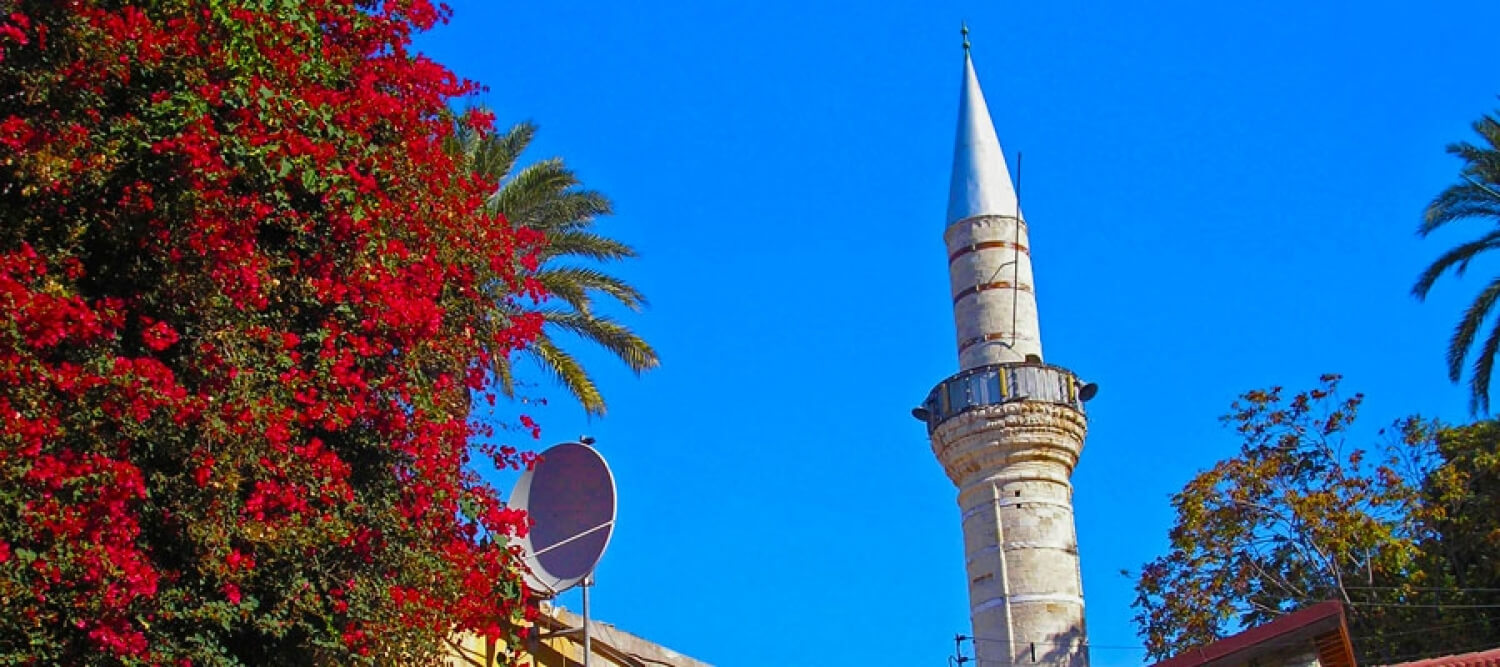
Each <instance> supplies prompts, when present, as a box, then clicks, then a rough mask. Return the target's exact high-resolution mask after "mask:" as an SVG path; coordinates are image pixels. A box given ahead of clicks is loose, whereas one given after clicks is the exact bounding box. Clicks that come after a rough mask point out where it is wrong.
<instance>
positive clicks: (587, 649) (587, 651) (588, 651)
mask: <svg viewBox="0 0 1500 667" xmlns="http://www.w3.org/2000/svg"><path fill="white" fill-rule="evenodd" d="M593 583H594V582H593V577H588V578H585V579H584V580H583V667H589V658H590V657H592V655H593V653H594V649H593V646H591V645H590V643H589V586H590V585H592V584H593Z"/></svg>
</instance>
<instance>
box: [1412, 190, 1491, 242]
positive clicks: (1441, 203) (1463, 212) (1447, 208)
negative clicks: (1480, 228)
mask: <svg viewBox="0 0 1500 667" xmlns="http://www.w3.org/2000/svg"><path fill="white" fill-rule="evenodd" d="M1469 218H1493V219H1495V220H1497V221H1500V196H1496V194H1495V190H1494V189H1493V188H1489V187H1487V186H1484V185H1482V184H1480V183H1476V182H1472V181H1467V182H1464V183H1458V184H1455V185H1451V186H1448V188H1447V189H1445V190H1443V191H1442V192H1441V193H1438V196H1437V197H1435V198H1433V200H1432V202H1431V203H1429V204H1428V205H1427V210H1426V211H1424V212H1423V215H1422V224H1421V226H1420V227H1418V228H1417V235H1418V236H1427V235H1428V234H1430V233H1432V232H1433V231H1434V230H1436V229H1437V228H1439V227H1442V226H1443V225H1446V224H1448V223H1450V222H1454V221H1458V220H1466V219H1469Z"/></svg>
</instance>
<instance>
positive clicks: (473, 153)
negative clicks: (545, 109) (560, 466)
mask: <svg viewBox="0 0 1500 667" xmlns="http://www.w3.org/2000/svg"><path fill="white" fill-rule="evenodd" d="M536 131H537V127H536V125H534V124H532V123H529V122H524V123H518V124H516V125H515V126H513V127H511V128H510V130H509V131H507V132H505V133H503V134H490V135H481V134H479V133H476V132H474V131H472V130H470V129H467V128H463V127H459V128H457V131H456V132H455V139H454V145H455V146H456V147H457V148H455V149H454V150H456V151H458V152H456V153H455V154H457V155H460V156H461V157H462V159H464V160H465V161H466V163H467V164H468V166H469V168H470V169H471V170H472V171H473V172H474V173H475V174H477V175H478V176H479V177H480V178H483V179H486V180H488V181H489V182H492V183H494V184H495V191H494V192H493V193H492V194H491V195H490V197H489V199H488V200H487V201H486V202H485V205H486V206H487V207H488V208H489V209H490V210H491V211H493V212H496V213H501V214H504V215H505V217H506V218H507V219H508V220H509V221H510V222H511V224H514V225H517V226H523V227H528V228H530V229H534V230H537V231H540V232H542V233H543V234H544V235H545V236H546V238H547V240H548V243H547V244H546V245H545V246H544V247H543V250H542V251H541V252H540V254H539V259H540V260H541V268H540V269H539V270H538V272H537V274H536V278H537V280H539V281H540V282H541V283H542V286H543V288H544V289H546V290H547V292H549V293H550V294H551V295H553V296H555V297H557V299H559V300H560V301H561V302H562V304H557V305H554V306H550V307H544V308H542V309H540V310H539V311H538V312H540V313H541V314H542V316H543V318H544V328H543V332H542V334H541V336H540V337H539V338H538V339H537V340H536V341H534V342H533V343H532V345H530V346H528V347H527V348H525V349H523V350H521V351H520V353H521V354H523V355H526V356H528V357H529V358H531V359H533V360H534V361H536V362H537V364H538V365H539V366H540V367H541V368H542V370H543V371H544V372H546V373H547V374H549V375H551V376H552V377H553V379H555V380H556V381H557V382H558V383H559V384H560V385H562V386H563V388H564V389H566V390H567V391H568V393H570V394H572V395H573V397H574V398H576V399H577V400H578V402H579V403H580V404H581V405H582V406H583V408H584V410H585V411H586V412H587V413H588V414H590V415H602V414H604V409H605V405H604V399H603V397H602V395H601V394H600V392H599V390H598V387H597V386H595V384H594V381H593V379H592V378H591V377H589V375H588V373H587V372H586V371H585V370H584V368H583V366H582V364H580V363H579V362H578V360H577V359H576V358H574V357H573V356H572V355H571V354H569V353H567V352H566V351H564V350H563V349H562V348H561V347H559V346H558V345H557V343H556V341H554V340H553V339H552V338H551V337H550V335H549V331H557V330H565V331H568V332H569V333H572V334H574V335H576V336H578V337H579V338H581V339H582V340H584V341H586V342H589V343H592V344H595V345H599V346H600V347H602V348H604V349H605V350H607V351H609V352H610V353H611V354H613V355H614V356H616V357H618V358H619V359H620V360H621V361H622V362H624V363H625V364H626V366H628V367H629V368H630V369H631V370H632V371H634V372H636V373H637V374H639V373H641V372H642V371H644V370H647V369H650V368H654V367H656V366H657V365H658V364H659V363H660V362H659V361H658V359H657V357H656V351H655V350H653V349H652V348H651V346H650V345H649V344H647V343H646V341H645V340H643V339H641V337H640V336H638V335H636V334H635V333H634V332H633V331H631V330H630V329H629V328H627V327H625V326H624V325H622V324H620V323H618V322H615V321H614V320H611V319H609V318H605V317H599V316H596V315H595V314H594V313H593V312H592V307H593V299H594V298H595V297H596V296H597V295H599V294H604V295H607V296H609V297H610V298H613V299H614V300H616V301H618V302H619V303H621V304H623V305H624V306H626V307H628V308H631V309H633V310H639V309H640V308H641V307H642V306H644V305H645V303H646V299H645V297H644V296H642V294H641V293H640V291H639V290H637V289H636V288H635V287H633V286H631V285H630V284H629V283H627V282H625V281H624V280H621V279H620V278H618V277H615V276H613V275H611V274H608V273H604V272H602V271H599V270H597V269H593V268H588V267H580V266H575V265H571V264H569V265H562V264H558V263H557V262H556V261H555V260H560V259H581V260H591V261H595V262H612V261H616V260H620V259H626V258H630V257H634V256H635V254H636V253H635V250H634V249H633V248H631V247H630V246H629V245H627V244H625V243H622V242H620V241H616V240H614V239H610V238H608V237H605V236H601V235H599V234H597V233H595V232H594V231H592V226H593V225H594V223H595V222H596V221H597V219H598V218H600V217H603V216H607V215H610V214H611V213H613V212H614V207H613V205H612V204H611V203H610V201H609V198H607V197H605V196H604V195H603V194H601V193H599V192H596V191H593V190H588V189H585V188H583V187H582V185H581V183H580V182H579V179H578V176H577V174H575V173H574V172H573V171H572V170H571V169H569V168H568V167H567V166H566V165H565V164H564V163H563V161H562V160H561V159H560V158H549V159H545V160H539V161H537V162H534V163H532V164H529V165H526V166H524V167H518V166H517V165H518V163H519V160H520V157H521V154H522V153H524V152H525V151H526V149H527V147H528V146H530V144H531V141H532V139H533V138H534V137H535V135H536ZM496 296H497V297H499V296H500V295H496ZM563 304H566V307H563ZM511 362H512V360H509V359H501V360H498V361H496V362H495V363H494V364H493V366H494V371H495V378H496V381H497V384H499V385H500V387H499V388H500V390H501V391H502V392H504V393H505V395H506V396H513V395H514V383H515V380H514V377H513V376H512V374H511V373H512V370H513V369H512V368H511V366H510V364H511Z"/></svg>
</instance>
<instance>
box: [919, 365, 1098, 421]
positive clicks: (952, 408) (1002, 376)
mask: <svg viewBox="0 0 1500 667" xmlns="http://www.w3.org/2000/svg"><path fill="white" fill-rule="evenodd" d="M1098 390H1099V387H1098V385H1095V384H1092V383H1085V382H1083V381H1081V380H1079V379H1078V376H1077V375H1074V374H1073V372H1072V371H1070V370H1068V369H1066V368H1063V367H1061V366H1050V365H1047V364H1042V363H1037V362H1018V363H1006V364H990V365H987V366H979V367H976V368H970V369H968V370H965V371H961V372H959V373H957V374H955V375H953V376H951V377H949V378H948V379H946V380H943V381H942V382H939V383H938V385H937V386H936V387H933V388H932V391H931V392H929V393H928V394H927V400H925V401H923V402H922V405H921V406H920V407H918V408H915V409H913V410H912V411H911V414H912V416H913V417H916V418H917V419H918V420H921V421H923V422H926V424H927V432H928V433H929V434H930V433H932V431H933V430H934V429H936V428H937V427H938V425H940V424H942V423H943V422H945V421H947V420H949V419H950V418H952V417H955V416H957V415H960V414H963V413H965V412H968V411H969V410H974V409H977V408H982V407H985V406H989V405H1002V404H1005V403H1012V402H1015V401H1039V402H1042V403H1052V404H1055V405H1063V406H1067V407H1070V408H1073V409H1074V410H1077V411H1079V412H1083V404H1084V403H1085V402H1086V401H1088V400H1089V399H1091V398H1093V397H1094V394H1095V392H1097V391H1098Z"/></svg>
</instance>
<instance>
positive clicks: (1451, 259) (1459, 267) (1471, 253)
mask: <svg viewBox="0 0 1500 667" xmlns="http://www.w3.org/2000/svg"><path fill="white" fill-rule="evenodd" d="M1497 247H1500V230H1496V231H1493V232H1490V233H1488V234H1485V235H1484V236H1482V237H1480V238H1478V239H1476V240H1473V241H1470V242H1468V243H1464V244H1462V245H1459V246H1458V247H1455V248H1453V249H1452V250H1449V251H1448V252H1445V253H1443V255H1442V256H1441V257H1439V258H1437V259H1436V260H1435V261H1433V263H1432V264H1431V265H1429V266H1428V267H1427V269H1426V270H1425V271H1423V272H1422V275H1421V276H1420V277H1418V278H1417V284H1416V285H1413V286H1412V288H1411V293H1412V295H1414V296H1416V297H1417V298H1418V299H1426V298H1427V293H1428V292H1430V291H1432V286H1433V285H1434V284H1435V283H1436V282H1437V279H1438V278H1440V277H1442V275H1443V273H1444V272H1446V271H1447V270H1448V269H1450V268H1453V269H1454V273H1455V274H1456V275H1460V276H1461V275H1463V274H1464V271H1466V270H1467V269H1468V268H1469V262H1471V261H1473V260H1474V258H1475V257H1477V256H1478V255H1479V254H1480V253H1483V252H1485V251H1486V250H1490V249H1492V248H1497Z"/></svg>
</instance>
